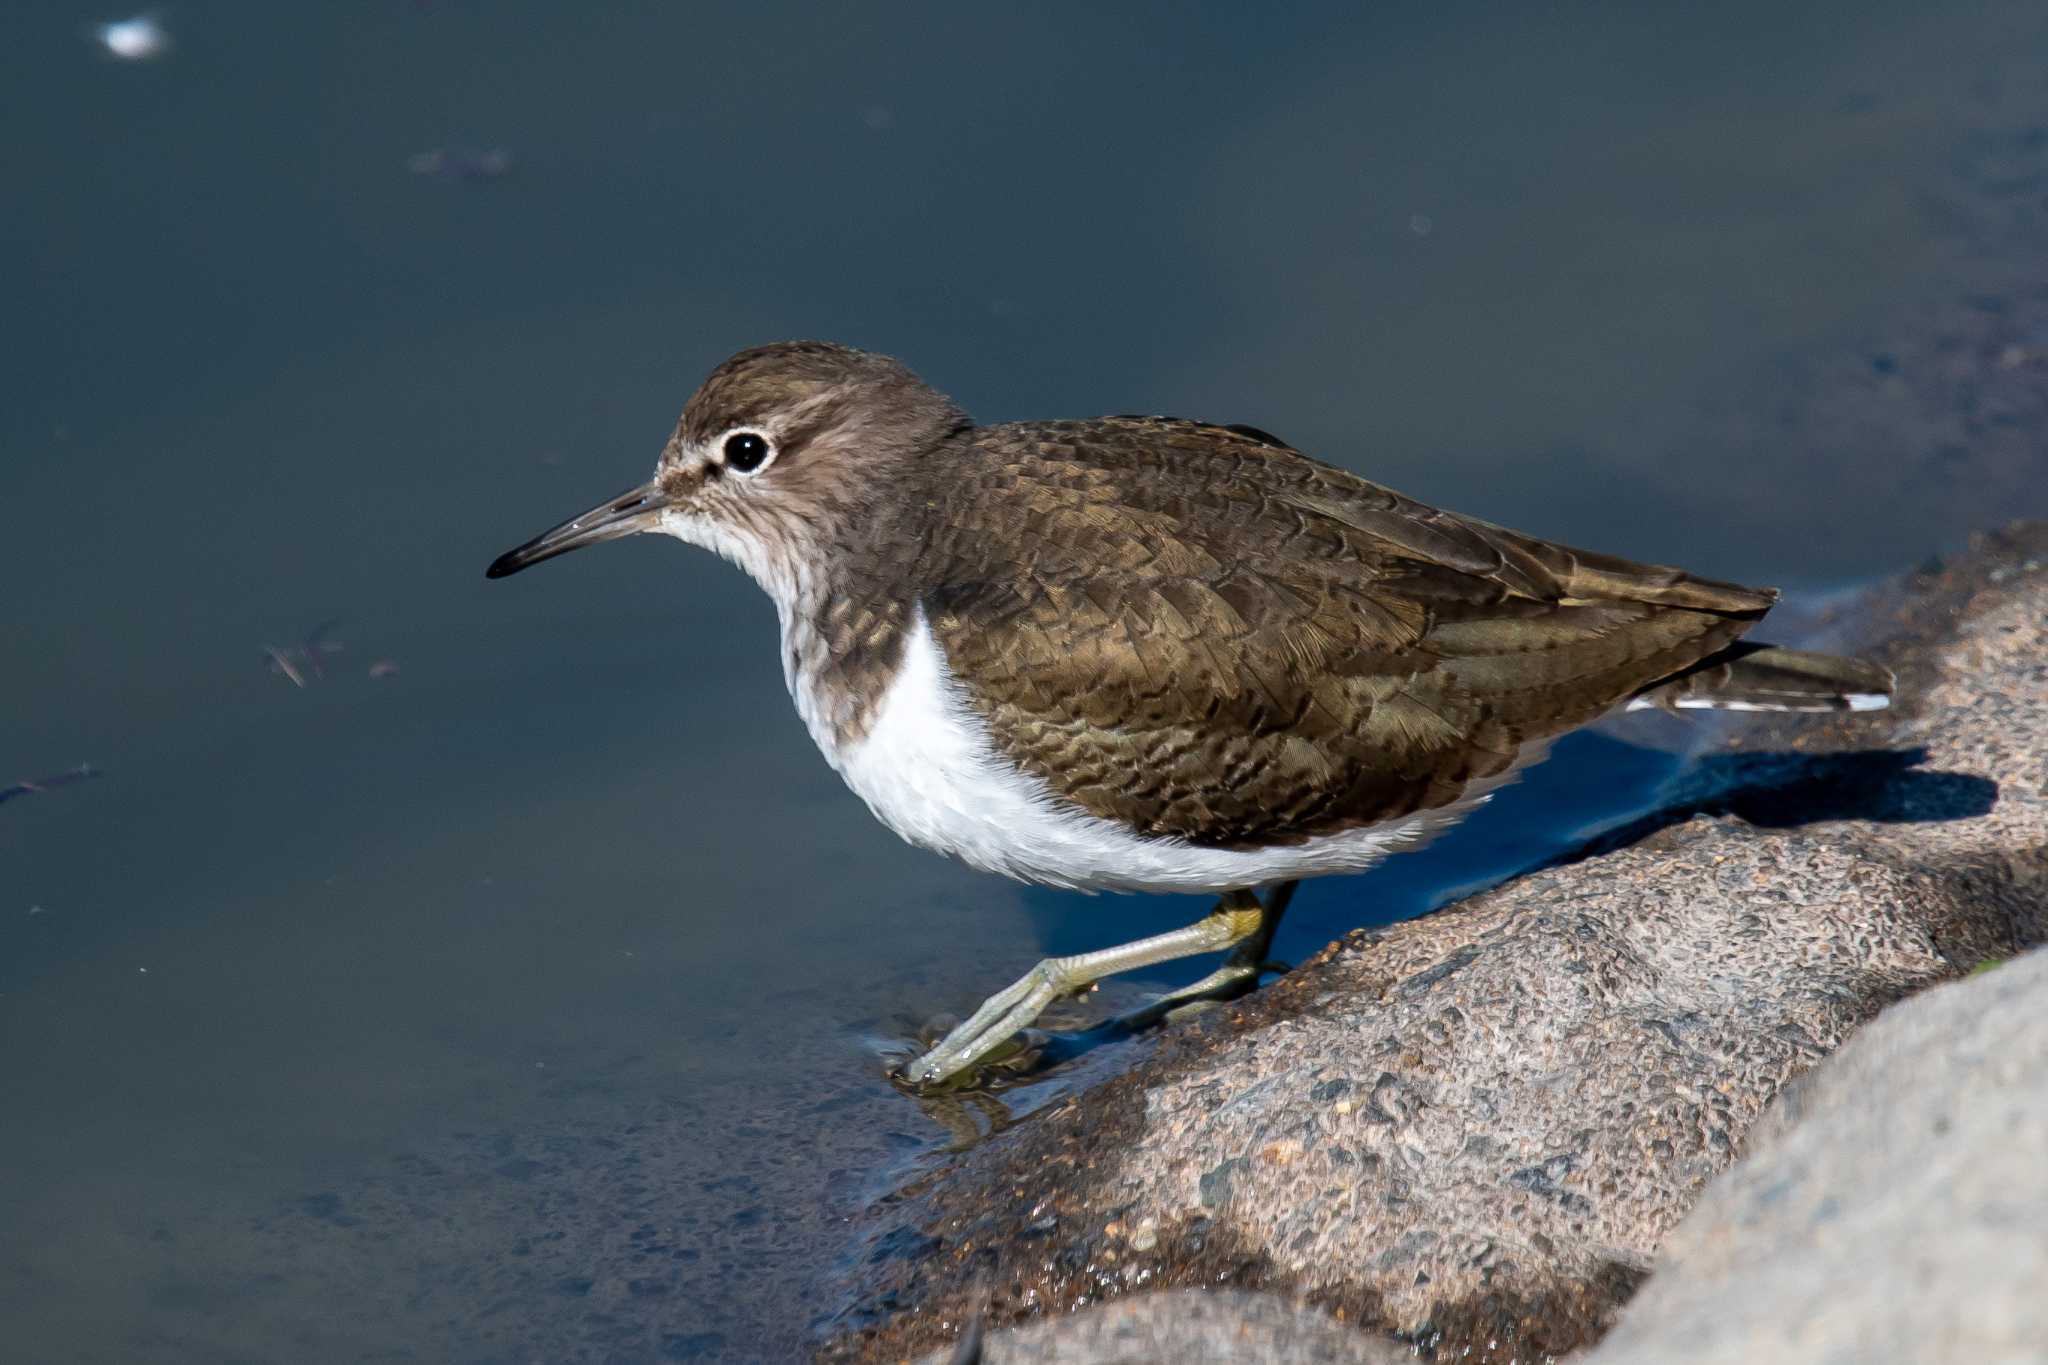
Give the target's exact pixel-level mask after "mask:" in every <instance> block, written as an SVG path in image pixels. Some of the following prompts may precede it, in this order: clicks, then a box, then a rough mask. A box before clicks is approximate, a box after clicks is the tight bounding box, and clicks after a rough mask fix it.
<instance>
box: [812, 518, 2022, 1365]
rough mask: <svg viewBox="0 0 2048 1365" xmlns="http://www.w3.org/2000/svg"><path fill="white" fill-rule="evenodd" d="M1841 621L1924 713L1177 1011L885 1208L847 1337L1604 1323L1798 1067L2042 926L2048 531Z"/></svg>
mask: <svg viewBox="0 0 2048 1365" xmlns="http://www.w3.org/2000/svg"><path fill="white" fill-rule="evenodd" d="M1835 629H1836V631H1837V632H1838V633H1839V634H1841V635H1844V636H1847V637H1856V638H1861V639H1863V640H1865V641H1868V642H1872V643H1873V645H1874V651H1875V652H1876V653H1878V654H1880V655H1883V656H1885V657H1886V658H1887V659H1888V661H1890V662H1892V663H1893V664H1894V666H1895V667H1897V668H1898V670H1899V672H1900V675H1901V680H1902V684H1903V687H1904V689H1905V690H1906V692H1907V694H1908V698H1909V699H1908V702H1907V704H1905V705H1903V706H1901V707H1900V708H1899V709H1898V710H1896V711H1895V712H1893V713H1890V714H1888V715H1879V716H1861V717H1853V718H1843V719H1841V720H1839V721H1835V722H1832V723H1829V724H1824V725H1821V726H1818V727H1807V728H1804V729H1798V730H1791V729H1787V730H1783V731H1776V730H1759V731H1756V732H1752V733H1750V734H1748V735H1746V736H1744V738H1743V743H1742V747H1741V749H1740V751H1739V752H1734V753H1730V754H1728V755H1724V756H1723V757H1722V759H1721V760H1720V761H1718V762H1709V763H1707V764H1704V765H1702V768H1701V769H1700V774H1699V775H1698V776H1697V777H1695V778H1694V779H1693V780H1692V782H1691V783H1690V784H1689V786H1688V787H1687V789H1686V790H1685V791H1683V792H1682V793H1679V794H1678V800H1679V806H1678V808H1677V810H1675V811H1674V812H1671V813H1667V814H1666V815H1665V816H1663V817H1660V818H1659V819H1658V820H1656V821H1653V822H1649V824H1648V825H1646V826H1644V827H1640V828H1637V829H1634V830H1631V831H1629V832H1628V833H1627V834H1626V835H1623V836H1618V837H1615V838H1611V839H1608V840H1606V841H1603V842H1602V843H1601V844H1600V845H1599V846H1598V847H1596V848H1594V849H1592V850H1589V851H1588V853H1587V855H1586V856H1584V857H1582V858H1579V859H1578V860H1576V861H1571V862H1568V863H1565V864H1562V865H1559V866H1554V867H1551V868H1548V869H1545V870H1542V871H1539V872H1536V873H1534V874H1531V875H1529V876H1525V877H1522V878H1520V879H1517V880H1515V881H1513V882H1511V883H1509V884H1507V885H1505V886H1502V887H1499V888H1497V889H1494V890H1492V891H1489V892H1485V893H1483V894H1480V895H1477V896H1474V897H1472V898H1470V899H1468V900H1466V901H1463V902H1461V903H1459V904H1457V905H1455V906H1452V907H1449V908H1447V909H1445V910H1443V911H1440V912H1438V913H1436V914H1434V915H1430V916H1428V917H1426V918H1424V919H1421V920H1416V921H1410V922H1408V923H1404V924H1399V925H1395V926H1392V927H1390V928H1388V929H1385V930H1381V931H1375V932H1359V933H1354V934H1353V935H1351V936H1350V937H1348V938H1347V939H1346V940H1344V941H1343V942H1341V943H1338V944H1333V945H1332V946H1331V947H1330V948H1329V949H1328V950H1326V951H1325V952H1324V953H1323V954H1322V955H1320V956H1319V957H1318V958H1317V959H1315V960H1313V961H1312V962H1311V963H1309V964H1306V965H1305V966H1304V968H1303V969H1301V970H1298V971H1297V972H1295V973H1294V974H1292V975H1291V976H1289V977H1288V978H1286V979H1285V980H1284V981H1283V982H1281V983H1279V984H1278V985H1277V986H1275V987H1273V988H1270V989H1268V990H1266V991H1263V992H1261V993H1260V994H1259V995H1257V996H1255V997H1253V998H1252V999H1251V1000H1249V1001H1247V1002H1245V1003H1244V1004H1243V1005H1241V1006H1238V1007H1235V1008H1232V1009H1229V1010H1226V1011H1219V1012H1217V1014H1215V1015H1212V1016H1210V1017H1208V1018H1206V1019H1202V1020H1198V1021H1196V1022H1194V1023H1193V1024H1190V1025H1187V1026H1182V1027H1178V1028H1176V1029H1172V1030H1169V1031H1167V1032H1166V1034H1165V1035H1164V1036H1162V1038H1161V1040H1160V1042H1159V1044H1158V1045H1157V1047H1156V1049H1155V1051H1154V1052H1153V1053H1152V1055H1150V1056H1149V1057H1148V1058H1146V1059H1145V1060H1144V1061H1142V1062H1141V1063H1140V1064H1139V1065H1138V1066H1137V1067H1136V1068H1135V1069H1134V1070H1133V1071H1132V1072H1131V1073H1130V1074H1128V1075H1126V1076H1123V1077H1120V1078H1118V1079H1116V1080H1114V1081H1111V1082H1109V1083H1107V1084H1105V1085H1103V1086H1100V1087H1097V1088H1096V1089H1094V1090H1092V1091H1089V1092H1088V1093H1086V1094H1085V1095H1083V1096H1080V1097H1078V1098H1076V1099H1074V1100H1070V1101H1069V1102H1067V1103H1066V1104H1064V1105H1062V1106H1060V1107H1059V1108H1057V1109H1055V1110H1054V1111H1053V1112H1051V1113H1049V1114H1044V1115H1041V1116H1038V1117H1036V1118H1035V1119H1034V1120H1032V1121H1030V1122H1027V1123H1024V1124H1020V1125H1019V1126H1018V1127H1017V1128H1016V1129H1014V1130H1012V1131H1011V1132H1009V1133H1006V1134H1004V1135H1003V1136H1002V1137H1000V1138H999V1139H997V1140H995V1141H992V1142H990V1143H988V1144H987V1145H986V1146H984V1147H982V1148H980V1149H977V1150H976V1151H974V1152H971V1153H969V1154H968V1155H967V1156H966V1157H964V1158H963V1159H962V1160H961V1161H959V1162H958V1163H957V1164H955V1165H954V1166H952V1167H949V1168H947V1169H945V1170H943V1171H941V1172H939V1173H938V1174H937V1175H935V1176H934V1177H932V1178H930V1179H928V1180H927V1181H925V1182H924V1183H923V1184H922V1185H921V1186H919V1187H916V1188H913V1189H910V1190H906V1191H903V1192H901V1193H900V1194H899V1196H898V1197H897V1198H896V1199H895V1200H894V1201H892V1202H891V1203H890V1204H889V1205H888V1206H886V1207H885V1208H884V1209H883V1210H881V1211H879V1212H878V1214H877V1216H876V1219H875V1222H874V1236H875V1238H876V1239H878V1240H877V1243H876V1245H878V1246H881V1245H886V1246H889V1247H891V1248H893V1251H892V1254H890V1255H886V1256H878V1257H874V1258H871V1259H870V1261H869V1263H868V1267H867V1269H866V1270H865V1271H864V1272H863V1274H864V1278H863V1279H862V1280H861V1281H860V1282H859V1283H858V1284H857V1286H856V1292H857V1303H858V1304H859V1308H858V1309H857V1310H856V1311H855V1312H854V1313H853V1314H850V1315H848V1316H847V1317H845V1318H843V1319H842V1326H843V1328H844V1329H845V1330H844V1331H843V1333H842V1335H841V1336H840V1337H839V1338H837V1340H836V1341H835V1343H834V1344H833V1345H832V1346H831V1347H830V1348H828V1354H831V1355H838V1356H844V1357H860V1358H867V1359H877V1360H882V1359H898V1358H903V1357H906V1356H909V1355H912V1354H915V1353H916V1352H918V1351H921V1350H924V1349H928V1348H929V1347H931V1346H932V1345H934V1344H935V1343H937V1342H939V1341H941V1340H944V1339H945V1338H946V1337H947V1336H948V1335H949V1334H950V1333H951V1332H952V1331H953V1330H954V1326H953V1325H954V1324H957V1323H959V1322H961V1321H964V1320H966V1319H967V1318H968V1317H970V1316H972V1313H973V1312H976V1311H981V1310H980V1308H979V1307H978V1306H977V1307H975V1308H972V1309H970V1308H969V1307H968V1305H969V1303H970V1302H973V1303H975V1304H977V1305H979V1304H981V1303H983V1302H985V1303H986V1305H987V1310H986V1311H987V1313H988V1317H989V1320H990V1322H991V1323H992V1324H993V1325H995V1326H1001V1325H1003V1324H1005V1323H1007V1322H1011V1321H1015V1320H1017V1319H1020V1318H1025V1317H1029V1316H1033V1315H1035V1314H1039V1313H1049V1312H1065V1311H1068V1310H1071V1309H1074V1308H1077V1307H1081V1306H1085V1305H1088V1304H1090V1303H1093V1302H1096V1301H1098V1300H1101V1299H1104V1298H1109V1297H1112V1296H1115V1295H1117V1294H1119V1293H1122V1292H1126V1291H1128V1290H1132V1289H1137V1288H1142V1287H1161V1286H1190V1285H1208V1286H1215V1285H1224V1284H1227V1285H1235V1286H1241V1287H1247V1288H1271V1289H1276V1290H1280V1291H1284V1292H1286V1293H1289V1294H1291V1295H1296V1296H1300V1297H1303V1298H1306V1299H1307V1300H1309V1301H1311V1302H1314V1303H1316V1304H1319V1305H1321V1306H1323V1307H1326V1308H1329V1309H1332V1310H1334V1311H1341V1312H1342V1313H1343V1314H1344V1315H1345V1317H1346V1319H1347V1320H1349V1321H1352V1322H1356V1323H1359V1324H1362V1325H1365V1326H1367V1327H1369V1328H1372V1329H1375V1330H1376V1331H1378V1332H1380V1333H1386V1332H1390V1331H1391V1332H1398V1333H1400V1334H1402V1335H1403V1336H1404V1337H1405V1338H1406V1339H1407V1340H1409V1341H1410V1342H1413V1343H1416V1344H1419V1345H1422V1346H1423V1347H1425V1348H1442V1349H1444V1350H1446V1351H1451V1350H1455V1351H1456V1352H1458V1353H1459V1355H1460V1358H1463V1359H1473V1360H1489V1359H1491V1360H1507V1359H1511V1358H1512V1359H1525V1360H1526V1359H1528V1358H1530V1357H1531V1356H1539V1355H1542V1354H1546V1353H1557V1352H1562V1351H1566V1350H1570V1349H1573V1348H1576V1347H1579V1346H1582V1345H1584V1344H1586V1343H1588V1342H1590V1341H1592V1340H1594V1339H1595V1338H1596V1337H1597V1336H1598V1335H1599V1334H1600V1333H1601V1332H1602V1331H1604V1330H1605V1328H1606V1327H1607V1325H1608V1324H1609V1323H1610V1322H1611V1320H1612V1319H1613V1317H1614V1314H1615V1311H1616V1309H1617V1308H1618V1306H1619V1305H1620V1304H1621V1303H1622V1302H1624V1301H1626V1299H1627V1298H1628V1296H1629V1295H1630V1294H1631V1293H1632V1292H1633V1291H1634V1290H1635V1288H1636V1287H1637V1285H1638V1284H1639V1283H1640V1282H1641V1280H1642V1279H1643V1277H1644V1276H1645V1274H1646V1273H1647V1272H1648V1270H1649V1268H1650V1266H1651V1264H1652V1257H1653V1254H1654V1253H1655V1252H1656V1250H1657V1248H1658V1245H1659V1243H1660V1242H1661V1240H1662V1239H1663V1238H1664V1236H1665V1234H1666V1233H1667V1232H1668V1231H1669V1230H1670V1229H1671V1228H1672V1227H1673V1225H1674V1224H1676V1223H1677V1222H1678V1220H1679V1219H1680V1218H1681V1217H1682V1216H1683V1215H1684V1214H1685V1213H1686V1212H1687V1210H1688V1209H1690V1208H1691V1206H1692V1205H1693V1203H1694V1202H1695V1201H1696V1200H1697V1198H1698V1197H1699V1194H1700V1191H1701V1189H1702V1188H1703V1187H1704V1185H1705V1184H1706V1182H1707V1181H1708V1180H1709V1179H1710V1178H1711V1177H1712V1176H1713V1175H1714V1174H1715V1173H1717V1172H1718V1171H1720V1170H1721V1169H1722V1168H1724V1167H1725V1166H1727V1165H1728V1164H1729V1162H1730V1161H1731V1160H1732V1159H1733V1157H1734V1155H1735V1153H1736V1151H1737V1149H1738V1148H1739V1146H1740V1145H1741V1144H1742V1142H1743V1140H1744V1137H1745V1134H1746V1133H1747V1132H1748V1131H1749V1130H1750V1128H1751V1126H1752V1125H1753V1124H1754V1123H1755V1122H1756V1120H1757V1118H1758V1116H1759V1115H1760V1114H1761V1113H1763V1112H1764V1110H1765V1109H1766V1107H1767V1106H1769V1105H1770V1104H1771V1102H1772V1101H1773V1100H1774V1099H1775V1098H1776V1097H1777V1096H1778V1095H1779V1094H1780V1092H1781V1091H1782V1090H1783V1089H1784V1087H1785V1086H1786V1085H1787V1083H1788V1082H1790V1081H1791V1080H1792V1079H1793V1078H1794V1077H1796V1076H1798V1075H1800V1074H1801V1073H1802V1072H1804V1071H1806V1070H1807V1069H1809V1068H1810V1067H1812V1066H1813V1064H1814V1063H1815V1062H1816V1061H1817V1060H1819V1059H1821V1058H1823V1057H1825V1056H1827V1055H1828V1054H1829V1053H1831V1052H1833V1051H1834V1050H1835V1049H1836V1048H1837V1047H1839V1046H1840V1045H1841V1044H1842V1043H1843V1042H1844V1041H1845V1040H1846V1039H1847V1038H1848V1037H1849V1035H1850V1034H1851V1033H1852V1032H1853V1031H1854V1030H1855V1029H1856V1028H1857V1027H1858V1026H1859V1025H1861V1024H1862V1023H1863V1022H1865V1021H1866V1020H1868V1019H1869V1018H1870V1017H1871V1016H1872V1015H1874V1014H1875V1013H1877V1012H1878V1011H1879V1010H1881V1009H1882V1008H1884V1007H1885V1006H1886V1005H1888V1004H1890V1003H1892V1002H1894V1001H1896V1000H1899V999H1900V998H1902V997H1904V996H1906V995H1908V994H1910V993H1912V992H1914V991H1917V990H1919V989H1922V988H1924V987H1926V986H1929V985H1932V984H1934V983H1936V982H1939V981H1942V980H1945V979H1947V978H1950V977H1954V976H1957V975H1959V974H1960V973H1962V972H1965V971H1968V970H1969V969H1970V968H1972V967H1974V966H1976V965H1977V964H1979V963H1980V962H1982V961H1985V960H1987V959H1991V958H1998V957H2004V956H2007V955H2010V954H2011V953H2013V952H2015V951H2016V950H2018V949H2019V948H2021V947H2022V946H2023V945H2026V944H2031V943H2037V942H2040V941H2041V940H2042V939H2043V938H2044V936H2048V922H2044V919H2048V909H2044V906H2048V790H2044V783H2043V776H2044V773H2048V754H2044V752H2043V751H2044V748H2048V663H2044V660H2048V527H2042V526H2031V527H2016V528H2012V529H2010V530H2009V531H2007V532H2004V533H2001V534H2000V535H1998V536H1993V537H1987V538H1983V539H1981V540H1980V541H1979V542H1978V543H1977V545H1976V546H1975V547H1974V548H1973V549H1972V551H1971V552H1970V553H1969V554H1968V555H1965V556H1963V557H1961V558H1960V559H1959V560H1958V561H1957V562H1956V563H1954V564H1952V565H1950V566H1947V567H1945V568H1937V569H1934V570H1930V571H1923V572H1921V573H1920V574H1917V575H1914V576H1912V577H1910V578H1908V579H1905V580H1901V581H1899V582H1895V583H1890V584H1886V585H1884V586H1882V587H1880V588H1879V589H1877V590H1874V591H1873V592H1872V593H1871V594H1869V595H1867V596H1866V597H1865V598H1864V599H1863V602H1862V604H1861V606H1860V607H1859V608H1857V609H1855V610H1854V611H1853V612H1852V613H1851V614H1850V615H1848V616H1846V617H1845V618H1844V619H1843V620H1842V621H1840V622H1838V623H1837V624H1836V627H1835ZM1901 751H1903V754H1902V752H1901ZM1788 792H1789V793H1791V795H1790V796H1788V795H1787V793H1788ZM1646 830H1647V832H1645V831H1646ZM906 1247H909V1248H914V1249H912V1250H905V1248H906ZM977 1285H986V1286H987V1288H986V1290H985V1291H984V1290H982V1289H978V1288H976V1287H975V1286H977Z"/></svg>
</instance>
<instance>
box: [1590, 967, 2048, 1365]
mask: <svg viewBox="0 0 2048 1365" xmlns="http://www.w3.org/2000/svg"><path fill="white" fill-rule="evenodd" d="M2044 1288H2048V952H2044V951H2038V950H2037V951H2035V952H2032V953H2029V954H2027V955H2026V956H2025V957H2023V958H2020V959H2018V960H2017V961H2014V962H2011V963H2008V964H2006V965H2004V966H2000V967H1997V968H1995V969H1993V970H1991V971H1988V972H1985V973H1983V974H1981V975H1979V976H1976V977H1973V978H1971V979H1970V980H1968V981H1964V982H1958V983H1956V984H1954V985H1949V986H1943V987H1941V988H1940V989H1938V990H1934V991H1929V992H1928V993H1927V994H1926V995H1924V996H1922V997H1920V998H1918V999H1915V1000H1909V1001H1907V1002H1906V1003H1904V1004H1902V1005H1899V1006H1898V1007H1896V1008H1895V1009H1891V1010H1888V1011H1886V1012H1885V1015H1884V1017H1883V1018H1881V1019H1879V1020H1877V1021H1876V1022H1875V1023H1873V1024H1872V1025H1871V1026H1870V1027H1869V1028H1867V1029H1865V1030H1864V1031H1863V1032H1862V1033H1860V1034H1858V1035H1857V1036H1856V1037H1855V1038H1854V1039H1852V1040H1851V1041H1850V1042H1849V1044H1848V1045H1847V1046H1846V1047H1844V1048H1843V1049H1842V1051H1841V1052H1840V1054H1838V1055H1837V1056H1835V1057H1832V1058H1830V1059H1829V1060H1828V1061H1827V1063H1826V1064H1825V1065H1823V1066H1820V1067H1818V1068H1816V1069H1815V1070H1814V1071H1812V1072H1811V1073H1809V1074H1808V1075H1806V1076H1804V1077H1801V1078H1800V1079H1799V1080H1798V1081H1796V1082H1794V1083H1793V1085H1792V1086H1790V1087H1789V1088H1788V1089H1787V1090H1786V1091H1785V1093H1784V1095H1783V1096H1781V1097H1780V1099H1779V1100H1778V1103H1777V1104H1776V1105H1774V1106H1773V1107H1772V1109H1771V1111H1770V1112H1769V1113H1768V1114H1766V1115H1765V1116H1764V1118H1763V1120H1762V1121H1761V1122H1759V1123H1758V1124H1757V1126H1756V1127H1755V1128H1754V1129H1753V1130H1752V1131H1751V1134H1750V1141H1749V1143H1748V1144H1747V1148H1746V1153H1745V1159H1744V1160H1742V1161H1740V1162H1738V1163H1736V1165H1735V1166H1734V1167H1733V1168H1731V1169H1730V1170H1729V1171H1728V1172H1727V1174H1725V1175H1723V1176H1722V1177H1721V1178H1720V1179H1718V1180H1716V1181H1715V1182H1714V1183H1713V1184H1712V1185H1710V1186H1709V1187H1708V1188H1707V1192H1706V1194H1705V1195H1704V1196H1703V1197H1702V1199H1701V1200H1700V1203H1699V1205H1698V1207H1697V1208H1695V1209H1694V1210H1693V1211H1692V1213H1691V1214H1690V1215H1688V1216H1687V1217H1686V1219H1685V1220H1684V1221H1683V1222H1681V1223H1680V1224H1679V1225H1678V1227H1677V1228H1676V1229H1674V1230H1673V1232H1672V1233H1671V1236H1670V1237H1669V1238H1668V1239H1667V1240H1666V1242H1665V1244H1664V1248H1663V1250H1662V1252H1661V1254H1660V1256H1659V1260H1658V1269H1657V1273H1656V1275H1655V1276H1654V1277H1652V1279H1651V1280H1650V1282H1649V1284H1648V1286H1647V1287H1645V1289H1644V1290H1643V1292H1642V1294H1641V1296H1640V1297H1638V1298H1637V1299H1636V1300H1635V1302H1633V1303H1632V1304H1630V1306H1629V1308H1628V1310H1627V1311H1626V1312H1625V1313H1624V1314H1623V1316H1622V1320H1621V1324H1620V1326H1619V1327H1617V1328H1616V1329H1615V1331H1614V1333H1613V1335H1611V1336H1610V1337H1608V1338H1607V1340H1606V1341H1605V1342H1603V1343H1602V1344H1601V1345H1600V1346H1599V1348H1598V1349H1596V1350H1595V1351H1593V1352H1592V1353H1591V1354H1590V1355H1589V1356H1588V1357H1586V1362H1587V1365H1608V1363H1610V1362H1611V1363H1612V1365H1623V1363H1624V1362H1626V1365H1638V1362H1643V1363H1645V1365H1648V1363H1652V1362H1664V1363H1668V1365H1705V1362H1723V1361H1725V1362H1738V1361H1739V1362H1743V1363H1744V1365H1772V1362H1785V1363H1786V1365H1793V1363H1794V1362H1796V1363H1797V1365H1832V1363H1833V1362H1840V1363H1841V1365H1849V1362H1855V1363H1856V1365H1884V1362H1899V1365H1907V1362H1919V1361H1950V1362H1965V1361H1970V1362H1976V1361H1987V1362H1988V1361H2007V1362H2019V1361H2048V1296H2044V1294H2043V1292H2042V1291H2043V1289H2044Z"/></svg>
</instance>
